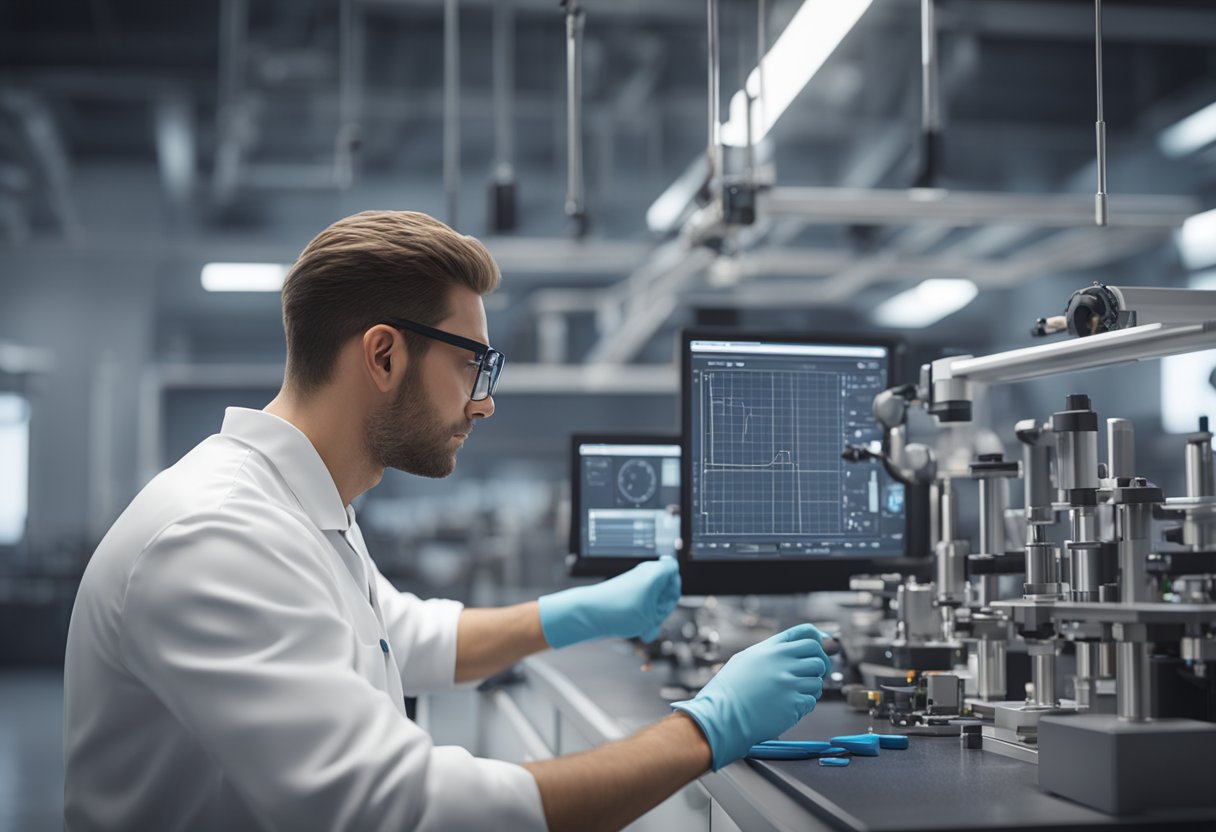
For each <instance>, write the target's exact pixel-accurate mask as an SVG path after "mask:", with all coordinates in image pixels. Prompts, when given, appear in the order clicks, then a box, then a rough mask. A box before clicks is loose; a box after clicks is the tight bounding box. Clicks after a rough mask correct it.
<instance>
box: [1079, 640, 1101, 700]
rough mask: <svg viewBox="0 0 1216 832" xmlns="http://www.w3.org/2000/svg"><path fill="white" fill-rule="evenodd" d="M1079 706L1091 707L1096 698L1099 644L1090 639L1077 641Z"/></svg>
mask: <svg viewBox="0 0 1216 832" xmlns="http://www.w3.org/2000/svg"><path fill="white" fill-rule="evenodd" d="M1076 646H1077V681H1076V689H1077V690H1076V694H1077V706H1078V707H1080V708H1090V707H1092V706H1093V699H1094V680H1095V679H1097V678H1098V649H1097V648H1098V646H1097V645H1096V644H1091V643H1090V642H1088V641H1078V642H1077V645H1076Z"/></svg>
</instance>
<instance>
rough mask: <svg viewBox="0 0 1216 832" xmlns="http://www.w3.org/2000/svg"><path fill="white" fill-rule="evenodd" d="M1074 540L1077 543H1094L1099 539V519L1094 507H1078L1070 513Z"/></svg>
mask: <svg viewBox="0 0 1216 832" xmlns="http://www.w3.org/2000/svg"><path fill="white" fill-rule="evenodd" d="M1069 519H1070V520H1071V522H1072V539H1073V541H1074V542H1076V543H1093V542H1095V541H1097V539H1098V517H1097V511H1096V510H1095V508H1094V507H1093V506H1076V507H1074V508H1073V509H1072V510H1071V511H1070V512H1069Z"/></svg>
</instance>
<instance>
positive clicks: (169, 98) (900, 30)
mask: <svg viewBox="0 0 1216 832" xmlns="http://www.w3.org/2000/svg"><path fill="white" fill-rule="evenodd" d="M800 5H801V4H800V2H798V0H767V2H766V3H765V4H764V7H765V8H766V11H767V14H766V22H767V26H768V33H769V39H768V40H769V42H771V41H772V39H773V38H775V37H776V36H777V35H778V34H779V33H780V32H781V31H782V29H783V28H784V27H785V25H786V24H787V23H788V21H789V20H790V19H791V17H792V16H793V14H794V13H795V11H796V10H797V9H798V7H799V6H800ZM444 6H445V4H444V2H443V0H315V1H313V2H303V1H302V0H223V2H222V3H219V4H216V3H213V2H204V0H186V2H179V3H174V4H160V3H153V2H149V0H89V2H85V0H76V2H62V3H56V4H39V3H34V2H32V0H17V2H11V3H8V4H5V6H4V7H3V8H2V9H0V247H4V248H9V249H11V250H29V251H35V252H36V251H39V250H48V251H49V250H54V249H60V248H63V247H68V248H74V249H76V250H79V251H81V252H83V253H86V254H87V253H90V252H93V253H96V252H102V253H107V252H108V253H110V254H112V255H114V256H146V257H149V258H154V259H156V260H157V262H159V263H162V264H163V269H164V271H165V272H166V282H167V283H170V284H172V285H170V286H167V287H166V289H165V290H164V301H163V303H164V306H165V308H166V310H167V311H168V312H169V313H171V314H173V315H176V316H178V317H181V318H186V319H189V318H191V317H192V316H194V317H197V318H198V319H199V320H200V321H206V320H208V319H209V318H208V316H209V315H210V316H214V315H216V314H225V313H226V311H227V310H228V309H229V308H230V302H229V301H224V300H220V299H212V298H204V297H203V293H202V292H201V291H200V289H199V287H198V280H197V275H198V267H199V266H200V265H201V263H202V262H205V261H207V260H213V259H224V260H267V261H271V262H284V261H288V260H290V259H291V258H292V257H294V255H295V253H296V252H297V251H298V250H299V248H300V247H301V246H302V244H303V243H304V242H305V241H306V240H307V239H308V238H309V237H310V236H311V235H312V234H314V233H315V232H316V231H317V230H319V228H321V227H323V226H324V225H325V224H327V223H328V222H331V221H332V220H333V219H335V218H337V217H338V216H341V215H343V214H346V213H351V212H353V211H355V210H360V209H362V208H366V207H396V208H406V207H410V208H417V209H419V210H425V211H428V212H429V213H433V214H435V215H436V216H440V217H446V218H448V219H452V218H453V215H454V216H455V224H456V225H457V227H458V228H460V230H462V231H465V232H467V233H472V234H476V235H478V236H479V237H483V238H485V239H486V240H487V242H488V244H489V246H490V248H491V250H492V251H493V252H494V253H495V255H496V257H497V258H498V260H499V262H500V265H501V267H502V269H503V271H504V274H505V275H506V276H507V281H506V292H507V293H508V296H509V302H506V301H503V302H500V303H499V304H498V305H497V306H491V320H492V322H493V323H494V326H495V330H496V339H497V338H499V337H502V338H503V339H506V340H507V341H508V342H509V343H510V344H511V349H512V350H513V351H514V354H522V355H523V356H525V360H527V361H532V362H536V363H540V364H546V365H555V364H571V363H579V362H594V363H598V364H601V365H604V366H605V367H607V368H611V367H612V366H614V365H619V364H630V363H634V362H638V361H643V362H645V361H658V362H663V361H666V360H669V359H670V341H671V339H670V338H669V337H667V330H669V329H670V328H672V327H674V326H676V325H679V324H680V323H685V322H689V321H696V320H718V319H721V318H722V316H723V315H727V316H728V317H729V316H730V315H733V316H735V317H736V318H741V319H744V320H746V317H747V316H748V315H750V314H753V313H755V314H760V313H762V312H764V311H765V310H786V312H787V313H788V310H790V309H797V310H800V311H801V312H802V313H803V316H802V318H801V319H800V320H801V321H803V322H804V323H805V324H806V325H815V324H816V322H827V321H831V322H832V323H834V324H836V325H838V326H839V325H850V326H853V325H857V326H861V325H865V323H866V321H867V318H866V313H867V310H868V309H870V308H872V307H873V306H874V305H875V304H876V303H877V302H878V301H879V300H881V299H883V298H885V297H888V296H890V295H891V294H894V293H895V292H896V291H898V290H899V289H900V288H903V287H904V286H905V285H907V284H912V283H914V282H917V281H919V280H921V279H924V278H926V277H936V276H967V277H969V278H970V279H973V280H974V281H975V282H976V283H977V284H978V285H979V286H980V287H981V289H990V290H993V293H997V292H999V291H1000V290H1003V289H1007V288H1009V287H1011V286H1015V285H1019V284H1021V283H1023V282H1025V281H1028V280H1032V279H1034V278H1036V277H1039V276H1053V275H1054V276H1058V275H1082V276H1084V275H1087V274H1090V273H1091V272H1092V270H1093V269H1095V268H1103V269H1105V270H1106V273H1110V274H1118V273H1128V272H1131V271H1135V270H1143V269H1144V268H1145V266H1146V265H1147V266H1149V267H1151V268H1153V269H1154V270H1155V271H1154V272H1153V273H1152V274H1151V275H1145V276H1144V277H1143V279H1140V280H1138V281H1137V282H1141V283H1146V282H1153V283H1158V284H1163V285H1164V284H1169V283H1176V282H1178V281H1180V280H1181V279H1182V277H1183V275H1184V270H1183V269H1182V267H1181V266H1180V265H1178V264H1177V262H1176V257H1174V256H1173V255H1172V254H1171V251H1172V249H1171V246H1172V243H1171V240H1172V230H1173V229H1174V228H1176V227H1177V225H1178V224H1179V223H1180V222H1181V220H1182V218H1184V217H1185V216H1187V215H1188V214H1189V213H1193V212H1194V211H1197V210H1199V209H1200V208H1203V207H1210V205H1211V203H1212V201H1213V198H1214V197H1216V146H1213V145H1212V144H1209V145H1207V146H1206V147H1200V148H1196V149H1194V150H1193V151H1191V152H1188V153H1185V154H1182V155H1180V156H1177V157H1174V156H1170V155H1168V154H1166V153H1164V152H1162V150H1161V147H1160V143H1159V138H1160V135H1161V132H1162V131H1163V130H1164V129H1166V128H1168V127H1169V126H1170V125H1172V124H1175V123H1176V122H1178V121H1179V120H1180V119H1182V118H1184V117H1185V116H1187V115H1189V114H1191V113H1193V112H1195V111H1196V110H1198V109H1199V108H1201V107H1203V106H1205V105H1207V104H1209V103H1211V102H1212V101H1216V9H1213V8H1212V6H1211V3H1210V2H1205V0H1190V1H1189V2H1184V1H1183V0H1173V1H1172V2H1163V1H1162V0H1137V1H1136V2H1114V0H1107V2H1106V3H1104V37H1103V43H1104V50H1105V52H1104V63H1105V66H1104V83H1105V121H1106V125H1107V136H1108V158H1109V181H1110V186H1109V187H1110V191H1111V194H1112V196H1111V205H1112V208H1111V210H1112V218H1113V220H1117V221H1113V222H1112V227H1111V228H1106V229H1097V228H1093V227H1092V223H1091V222H1089V221H1087V217H1088V216H1089V215H1090V214H1091V213H1092V211H1091V210H1090V209H1087V208H1086V205H1092V195H1093V192H1094V187H1095V180H1096V170H1095V165H1094V154H1095V147H1094V145H1095V142H1094V121H1095V93H1094V71H1093V61H1094V55H1093V37H1094V31H1093V22H1094V21H1093V3H1092V2H1089V0H939V2H938V3H937V4H936V8H937V19H936V27H937V39H936V43H937V48H938V62H939V64H938V72H939V79H940V85H939V105H940V110H941V125H942V127H941V130H942V132H941V141H940V146H939V149H938V155H937V156H936V165H935V170H934V176H933V177H932V181H931V182H929V183H927V184H931V185H933V186H934V188H936V189H937V190H935V191H922V192H915V193H912V194H909V192H907V190H906V189H907V188H909V187H910V186H911V185H913V184H917V183H918V176H922V181H921V182H920V183H919V184H926V183H925V182H924V181H923V173H924V157H923V153H922V145H921V66H920V59H921V31H920V24H921V16H920V15H921V8H920V3H919V2H917V0H875V2H874V3H873V4H872V6H871V7H870V8H869V9H868V11H866V13H865V14H864V15H863V17H862V18H861V20H860V21H859V22H858V23H857V25H856V27H855V28H854V29H853V31H852V32H850V33H849V35H848V36H847V37H846V38H845V40H844V41H843V42H842V43H841V45H840V47H839V48H838V49H836V51H835V52H834V53H833V54H832V56H831V57H830V58H829V59H828V61H827V62H826V64H825V65H824V67H823V68H822V70H821V71H820V72H819V73H818V74H817V75H816V76H815V77H814V78H813V79H812V81H811V82H810V84H809V85H808V86H807V87H806V89H804V90H803V91H802V92H801V93H800V94H799V95H798V96H797V98H796V99H795V100H794V102H793V103H792V105H791V106H790V108H789V109H788V110H787V111H786V113H785V115H784V116H783V117H782V118H781V119H780V121H779V122H778V123H777V125H776V127H775V128H774V129H773V131H772V133H771V134H770V135H769V138H768V139H767V140H766V142H765V144H764V145H763V146H762V147H761V148H759V149H758V156H759V163H758V175H759V176H760V177H761V178H762V179H763V178H765V177H767V180H768V181H769V182H771V183H772V184H773V185H774V188H773V190H772V191H771V192H768V193H764V194H762V195H761V197H760V199H759V202H758V205H757V215H758V218H757V221H756V222H755V223H754V224H751V225H747V226H744V227H741V228H731V229H726V230H724V229H723V226H722V224H721V223H720V222H718V219H719V218H716V217H714V216H712V212H710V213H709V214H707V213H706V212H705V211H698V210H697V208H696V206H695V205H691V206H690V209H689V210H688V211H685V212H684V213H685V222H683V223H675V224H673V225H672V227H671V229H670V230H669V231H668V232H666V233H659V234H656V233H655V232H654V231H653V230H651V228H649V227H648V225H647V222H646V219H645V217H646V213H647V209H648V208H649V207H650V206H651V204H652V203H653V202H654V201H655V199H656V198H657V197H659V195H660V194H662V193H663V192H664V191H665V190H666V189H667V187H668V186H669V185H670V184H671V183H672V182H673V181H675V180H676V179H677V178H678V177H680V176H681V175H682V174H683V173H684V172H685V171H687V170H688V169H689V167H690V165H695V164H696V163H697V161H698V160H699V159H703V158H704V155H705V147H706V144H707V128H706V110H707V104H706V98H707V72H706V52H707V46H706V40H707V39H706V3H705V2H704V0H666V1H665V2H663V3H646V2H642V1H641V0H628V1H625V0H616V1H615V2H614V0H583V7H584V9H585V30H584V49H583V52H582V60H581V65H582V72H583V77H582V86H583V98H582V101H583V123H582V135H583V140H584V141H583V148H582V149H583V157H584V158H583V161H584V172H585V177H586V190H587V193H588V195H589V196H588V203H587V211H588V214H589V218H590V225H589V230H588V233H587V234H586V236H585V237H584V238H582V239H574V238H573V237H572V235H571V227H570V225H569V223H568V222H567V220H566V217H565V215H564V213H563V203H564V200H565V195H566V185H567V182H566V158H567V149H568V141H567V133H566V127H567V125H566V98H565V96H566V44H565V26H566V24H565V19H564V16H563V13H562V11H561V9H560V8H558V4H557V3H556V2H554V1H553V0H543V2H542V0H514V2H512V3H503V2H498V3H493V2H490V1H489V0H477V1H476V2H475V1H474V0H464V1H463V2H460V3H459V37H458V39H457V43H458V46H459V54H458V55H457V54H455V53H452V52H450V51H447V50H445V30H444ZM757 9H758V3H757V0H722V2H721V10H720V18H721V21H720V23H721V32H722V36H721V40H720V55H721V64H720V69H721V86H722V102H723V106H724V107H725V105H726V102H727V101H728V100H729V98H730V96H731V95H732V94H733V92H734V91H735V90H737V89H739V88H740V87H741V86H742V85H743V81H744V79H745V77H746V73H747V72H748V71H750V69H751V68H752V67H753V66H754V65H755V64H756V61H757V51H758V48H757ZM449 59H452V60H455V63H456V65H457V66H458V67H459V76H460V83H459V96H458V101H457V100H454V99H453V98H452V97H451V96H448V97H446V98H445V94H444V79H445V61H448V60H449ZM449 65H450V64H449ZM451 114H456V115H457V118H456V120H455V123H456V124H458V126H459V132H460V139H459V164H458V166H456V167H451V166H449V167H448V168H447V179H446V184H447V188H446V190H445V116H448V115H451ZM452 124H453V121H451V120H449V121H448V122H447V125H448V129H449V130H450V129H451V125H452ZM504 127H505V129H504ZM447 136H448V138H449V140H450V138H451V133H450V132H449V133H448V134H447ZM448 147H449V153H448V156H447V162H448V163H449V165H450V164H451V163H452V161H453V157H452V154H451V153H450V141H449V143H448ZM730 161H731V163H732V164H734V165H738V164H739V163H740V159H739V154H737V153H736V154H733V155H732V156H731V159H730ZM736 169H737V168H736ZM507 170H509V171H510V172H511V174H512V176H513V181H514V183H515V184H516V187H517V192H518V200H517V203H516V215H517V222H516V223H515V227H514V229H513V230H511V231H492V230H491V229H492V227H493V223H492V221H491V219H490V216H489V211H488V210H487V204H488V193H489V188H490V186H491V184H492V182H493V181H494V180H495V177H498V178H500V179H501V178H502V177H503V176H504V171H507ZM457 172H458V173H459V176H458V177H455V176H454V175H453V174H454V173H457ZM456 178H458V179H459V184H458V185H457V184H455V181H454V180H455V179H456ZM694 184H695V183H694ZM116 193H118V194H120V196H115V194H116ZM999 194H1014V195H1019V196H1018V199H1021V200H1022V201H1021V202H1018V201H1017V200H1016V199H1015V200H1012V201H1010V200H1000V199H989V197H991V196H993V195H999ZM1062 194H1067V195H1071V196H1070V197H1069V198H1066V199H1064V200H1057V199H1055V198H1054V197H1055V196H1056V195H1062ZM1145 194H1148V195H1157V196H1160V197H1164V199H1161V200H1157V201H1154V200H1145V199H1136V196H1137V195H1145ZM1078 206H1080V207H1078ZM1061 212H1062V213H1061ZM1070 212H1071V213H1070ZM1131 217H1134V218H1135V221H1132V220H1131V219H1129V218H1131ZM677 226H678V227H677ZM178 284H180V285H178ZM997 302H999V300H998V301H997ZM980 303H981V301H977V305H978V304H980ZM224 304H229V305H224ZM264 306H266V308H267V309H269V308H270V306H269V305H264ZM259 309H261V307H259ZM258 314H263V315H264V314H269V313H268V312H259V313H258ZM971 320H972V322H973V324H974V326H973V328H972V330H973V332H974V334H975V335H976V336H977V337H981V338H982V337H985V335H990V333H988V332H986V331H985V323H984V318H983V315H982V310H981V311H980V312H977V313H976V314H975V316H974V317H973V318H972V319H971ZM499 333H502V335H501V336H500V335H499ZM601 372H602V373H610V369H604V370H602V371H601ZM572 375H573V374H572ZM544 377H545V376H544V374H543V373H541V374H538V375H537V378H538V379H542V378H544ZM549 377H550V378H552V376H549ZM603 377H604V378H608V377H609V376H603ZM537 383H538V384H539V383H542V382H541V381H537Z"/></svg>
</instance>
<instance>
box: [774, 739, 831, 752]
mask: <svg viewBox="0 0 1216 832" xmlns="http://www.w3.org/2000/svg"><path fill="white" fill-rule="evenodd" d="M759 744H760V745H763V746H766V747H768V748H802V749H805V750H806V751H826V750H827V749H829V748H831V747H832V744H831V743H830V742H821V741H819V740H765V741H764V742H762V743H759Z"/></svg>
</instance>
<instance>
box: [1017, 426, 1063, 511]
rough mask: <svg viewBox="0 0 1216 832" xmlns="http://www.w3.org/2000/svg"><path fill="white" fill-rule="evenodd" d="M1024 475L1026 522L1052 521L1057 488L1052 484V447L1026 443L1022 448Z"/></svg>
mask: <svg viewBox="0 0 1216 832" xmlns="http://www.w3.org/2000/svg"><path fill="white" fill-rule="evenodd" d="M1022 476H1023V477H1024V478H1025V483H1024V491H1025V497H1026V522H1028V523H1052V522H1054V521H1055V512H1054V511H1052V507H1051V504H1052V503H1053V502H1055V496H1056V494H1055V489H1054V488H1053V487H1052V485H1051V448H1050V447H1049V446H1047V445H1026V446H1024V447H1023V449H1022Z"/></svg>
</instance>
